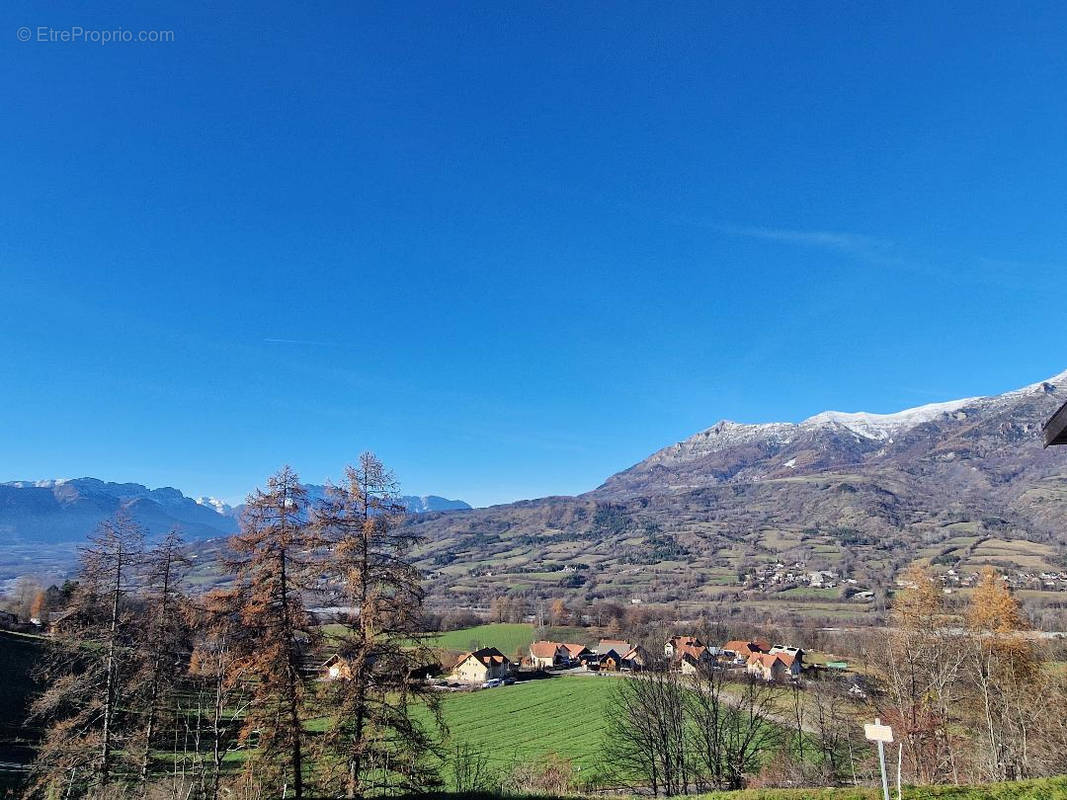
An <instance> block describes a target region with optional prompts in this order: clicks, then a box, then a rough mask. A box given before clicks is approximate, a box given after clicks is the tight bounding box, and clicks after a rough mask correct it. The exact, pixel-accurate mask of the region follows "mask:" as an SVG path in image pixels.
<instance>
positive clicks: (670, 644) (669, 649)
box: [663, 636, 704, 658]
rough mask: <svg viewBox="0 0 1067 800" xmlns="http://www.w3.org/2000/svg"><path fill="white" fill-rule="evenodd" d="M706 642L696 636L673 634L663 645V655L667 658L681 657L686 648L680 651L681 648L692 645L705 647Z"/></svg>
mask: <svg viewBox="0 0 1067 800" xmlns="http://www.w3.org/2000/svg"><path fill="white" fill-rule="evenodd" d="M703 646H704V643H703V642H702V641H700V639H698V638H697V637H695V636H672V637H671V638H670V639H668V640H667V643H666V644H665V645H663V655H665V656H667V658H675V657H680V656H681V653H682V652H685V651H684V650H681V651H680V648H690V647H703Z"/></svg>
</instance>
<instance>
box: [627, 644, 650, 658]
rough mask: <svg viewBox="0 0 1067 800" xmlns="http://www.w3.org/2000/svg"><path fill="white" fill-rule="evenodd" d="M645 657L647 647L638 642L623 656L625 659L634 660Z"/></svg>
mask: <svg viewBox="0 0 1067 800" xmlns="http://www.w3.org/2000/svg"><path fill="white" fill-rule="evenodd" d="M644 657H645V648H643V647H642V646H641V645H639V644H637V645H634V646H633V647H631V648H630V649H629V650H627V651H626V654H625V655H624V656H623V657H622V658H623V660H624V661H633V660H634V659H636V658H641V659H643V658H644Z"/></svg>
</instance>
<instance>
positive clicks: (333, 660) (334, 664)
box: [319, 654, 352, 681]
mask: <svg viewBox="0 0 1067 800" xmlns="http://www.w3.org/2000/svg"><path fill="white" fill-rule="evenodd" d="M319 671H320V672H321V673H322V678H323V680H327V681H347V680H351V679H352V667H351V665H350V664H349V663H348V659H346V658H344V657H343V656H340V655H337V654H334V655H332V656H330V657H329V658H327V659H326V661H325V662H324V663H323V665H322V666H321V667H320V668H319Z"/></svg>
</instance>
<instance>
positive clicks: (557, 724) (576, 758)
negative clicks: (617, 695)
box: [441, 676, 619, 782]
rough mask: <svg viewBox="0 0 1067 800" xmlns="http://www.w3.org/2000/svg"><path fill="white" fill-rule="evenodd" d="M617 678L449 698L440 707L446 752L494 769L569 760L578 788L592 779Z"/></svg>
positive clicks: (567, 680)
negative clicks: (465, 751)
mask: <svg viewBox="0 0 1067 800" xmlns="http://www.w3.org/2000/svg"><path fill="white" fill-rule="evenodd" d="M618 680H619V679H618V678H609V677H599V676H569V677H564V678H549V679H545V680H535V681H524V682H522V683H517V684H515V685H513V686H503V687H500V688H497V689H483V690H480V691H476V692H462V693H455V694H451V695H449V696H447V697H445V698H444V699H443V702H442V704H441V707H442V714H443V716H444V721H445V724H446V725H447V726H448V736H447V738H446V750H450V749H451V748H452V747H454V746H455V745H456V744H466V745H468V746H470V747H471V748H472V749H473V750H475V751H477V752H478V753H480V754H482V755H484V756H485V757H486V759H487V760H488V761H489V763H490V765H491V766H492V767H493V768H496V769H505V770H506V769H509V768H510V767H512V766H514V765H517V764H523V763H531V762H537V761H541V760H543V759H544V758H546V757H547V756H549V755H552V754H555V755H558V756H560V757H562V758H566V759H570V760H571V761H572V763H573V764H574V766H575V768H576V770H577V771H578V775H579V779H580V780H582V781H583V782H584V781H585V780H587V779H589V778H592V777H593V776H594V775H595V774H596V769H597V762H598V760H599V757H600V751H601V748H602V745H603V740H604V735H605V732H606V730H607V723H606V720H605V716H604V712H605V710H606V708H607V704H608V701H609V695H610V694H611V692H612V690H613V689H614V687H615V684H616V682H617V681H618Z"/></svg>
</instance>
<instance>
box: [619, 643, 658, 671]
mask: <svg viewBox="0 0 1067 800" xmlns="http://www.w3.org/2000/svg"><path fill="white" fill-rule="evenodd" d="M649 663H650V658H649V655H648V651H647V650H645V648H643V647H642V646H641V645H639V644H637V645H634V646H633V647H631V648H630V649H629V650H628V651H627V652H625V653H623V654H622V660H621V661H620V662H619V666H620V667H621V668H622V669H628V670H633V671H634V672H640V671H641V670H643V669H648V666H649Z"/></svg>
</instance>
